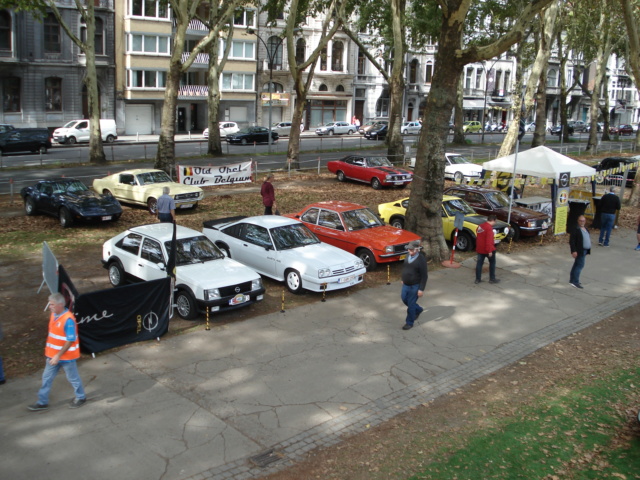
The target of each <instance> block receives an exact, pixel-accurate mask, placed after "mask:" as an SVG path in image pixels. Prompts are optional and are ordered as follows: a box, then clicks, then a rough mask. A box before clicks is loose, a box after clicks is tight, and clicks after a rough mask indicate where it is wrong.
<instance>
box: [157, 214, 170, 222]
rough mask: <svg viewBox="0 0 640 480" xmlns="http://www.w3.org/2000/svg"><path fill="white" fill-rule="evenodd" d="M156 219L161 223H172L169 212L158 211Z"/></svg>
mask: <svg viewBox="0 0 640 480" xmlns="http://www.w3.org/2000/svg"><path fill="white" fill-rule="evenodd" d="M158 220H160V222H162V223H173V216H172V215H171V212H169V213H158Z"/></svg>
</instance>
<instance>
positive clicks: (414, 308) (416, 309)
mask: <svg viewBox="0 0 640 480" xmlns="http://www.w3.org/2000/svg"><path fill="white" fill-rule="evenodd" d="M418 290H420V284H419V283H416V284H415V285H404V284H403V285H402V292H401V293H400V298H401V299H402V303H404V304H405V305H406V306H407V319H406V323H407V325H413V322H415V321H416V317H417V316H418V315H420V314H421V313H422V307H421V306H420V305H418Z"/></svg>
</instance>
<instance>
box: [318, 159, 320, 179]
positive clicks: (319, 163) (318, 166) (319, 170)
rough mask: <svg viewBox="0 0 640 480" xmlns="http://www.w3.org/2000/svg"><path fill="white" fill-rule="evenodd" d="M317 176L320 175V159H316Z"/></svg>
mask: <svg viewBox="0 0 640 480" xmlns="http://www.w3.org/2000/svg"><path fill="white" fill-rule="evenodd" d="M318 175H320V157H318Z"/></svg>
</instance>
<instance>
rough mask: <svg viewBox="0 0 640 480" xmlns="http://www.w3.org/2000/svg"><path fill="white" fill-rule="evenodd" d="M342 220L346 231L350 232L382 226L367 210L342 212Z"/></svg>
mask: <svg viewBox="0 0 640 480" xmlns="http://www.w3.org/2000/svg"><path fill="white" fill-rule="evenodd" d="M342 218H343V219H344V223H345V225H346V226H347V229H349V230H350V231H351V230H362V229H364V228H373V227H379V226H381V225H382V222H380V219H379V218H378V217H376V215H375V214H374V213H373V212H372V211H371V210H369V209H368V208H359V209H358V210H349V211H348V212H343V213H342Z"/></svg>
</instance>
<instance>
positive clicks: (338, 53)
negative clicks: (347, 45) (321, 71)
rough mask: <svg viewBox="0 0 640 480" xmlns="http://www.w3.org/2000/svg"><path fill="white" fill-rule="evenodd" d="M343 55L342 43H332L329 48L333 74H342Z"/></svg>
mask: <svg viewBox="0 0 640 480" xmlns="http://www.w3.org/2000/svg"><path fill="white" fill-rule="evenodd" d="M343 54H344V43H342V42H341V41H335V42H333V45H332V47H331V70H332V71H334V72H342V70H343V67H342V57H343Z"/></svg>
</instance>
